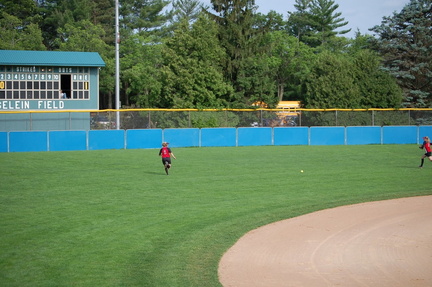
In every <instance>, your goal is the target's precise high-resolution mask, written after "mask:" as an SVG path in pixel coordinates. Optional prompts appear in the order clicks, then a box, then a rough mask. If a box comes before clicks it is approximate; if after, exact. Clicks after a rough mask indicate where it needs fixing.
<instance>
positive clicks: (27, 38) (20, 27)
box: [0, 11, 46, 50]
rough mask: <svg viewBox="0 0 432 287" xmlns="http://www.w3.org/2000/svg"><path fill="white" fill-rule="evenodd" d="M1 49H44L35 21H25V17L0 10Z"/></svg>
mask: <svg viewBox="0 0 432 287" xmlns="http://www.w3.org/2000/svg"><path fill="white" fill-rule="evenodd" d="M0 13H1V14H0V49H1V50H46V48H45V46H44V45H43V38H42V31H41V30H40V29H39V27H38V25H37V24H36V23H26V22H27V19H20V18H18V17H17V16H14V15H11V14H8V13H7V12H5V11H1V12H0Z"/></svg>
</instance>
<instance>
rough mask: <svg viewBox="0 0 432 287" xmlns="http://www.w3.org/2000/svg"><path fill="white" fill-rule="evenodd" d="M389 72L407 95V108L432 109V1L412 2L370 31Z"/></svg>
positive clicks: (405, 97)
mask: <svg viewBox="0 0 432 287" xmlns="http://www.w3.org/2000/svg"><path fill="white" fill-rule="evenodd" d="M370 30H371V31H373V32H375V33H376V34H377V36H378V37H377V38H375V39H373V41H372V42H373V44H374V45H375V47H376V49H377V50H378V51H379V52H380V53H381V54H382V55H383V57H384V60H385V61H384V66H385V67H386V70H387V71H388V72H390V73H391V74H392V75H394V76H395V77H396V78H397V80H398V83H399V85H400V86H401V87H402V89H403V91H404V103H403V106H405V107H428V108H431V107H432V57H431V55H432V1H431V0H411V1H410V3H409V4H407V5H406V6H405V7H404V8H403V9H402V11H401V12H399V13H396V12H395V13H394V14H393V16H389V17H384V18H383V21H382V22H381V25H377V26H375V27H373V28H372V29H370Z"/></svg>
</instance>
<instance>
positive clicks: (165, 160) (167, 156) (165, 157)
mask: <svg viewBox="0 0 432 287" xmlns="http://www.w3.org/2000/svg"><path fill="white" fill-rule="evenodd" d="M168 145H169V143H167V142H163V143H162V148H161V149H160V150H159V155H160V156H161V157H162V164H163V165H164V167H165V172H166V174H167V175H168V170H169V169H170V168H171V157H173V158H174V159H176V157H175V155H174V154H173V153H172V151H171V149H170V148H169V147H168Z"/></svg>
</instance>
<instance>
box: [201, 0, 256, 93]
mask: <svg viewBox="0 0 432 287" xmlns="http://www.w3.org/2000/svg"><path fill="white" fill-rule="evenodd" d="M211 3H212V8H213V10H214V11H216V13H217V14H211V13H209V15H210V17H211V18H212V19H213V20H215V21H216V23H217V25H218V35H219V40H220V44H221V46H222V47H223V48H224V50H225V51H226V54H227V58H226V62H225V64H224V70H225V77H226V78H227V79H228V80H229V81H231V82H232V83H233V86H234V88H235V89H236V92H240V94H241V88H240V87H238V84H237V80H238V77H239V73H240V67H241V66H242V61H243V60H244V59H247V58H248V57H250V56H252V55H254V54H255V53H256V45H255V44H256V42H254V41H256V37H255V36H256V35H257V34H258V33H259V31H257V30H255V29H254V24H255V19H254V12H255V10H256V9H257V6H255V1H254V0H212V1H211ZM240 96H243V95H240Z"/></svg>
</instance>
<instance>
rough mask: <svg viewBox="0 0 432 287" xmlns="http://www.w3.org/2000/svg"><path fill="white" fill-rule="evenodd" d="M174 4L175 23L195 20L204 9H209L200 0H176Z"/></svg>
mask: <svg viewBox="0 0 432 287" xmlns="http://www.w3.org/2000/svg"><path fill="white" fill-rule="evenodd" d="M172 5H173V10H174V12H173V15H174V17H173V21H174V23H180V22H181V21H183V20H186V21H188V22H194V21H195V20H196V19H198V17H199V14H200V13H201V12H202V10H203V9H207V7H205V6H204V5H203V4H202V3H201V2H200V1H199V0H174V1H173V2H172Z"/></svg>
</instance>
